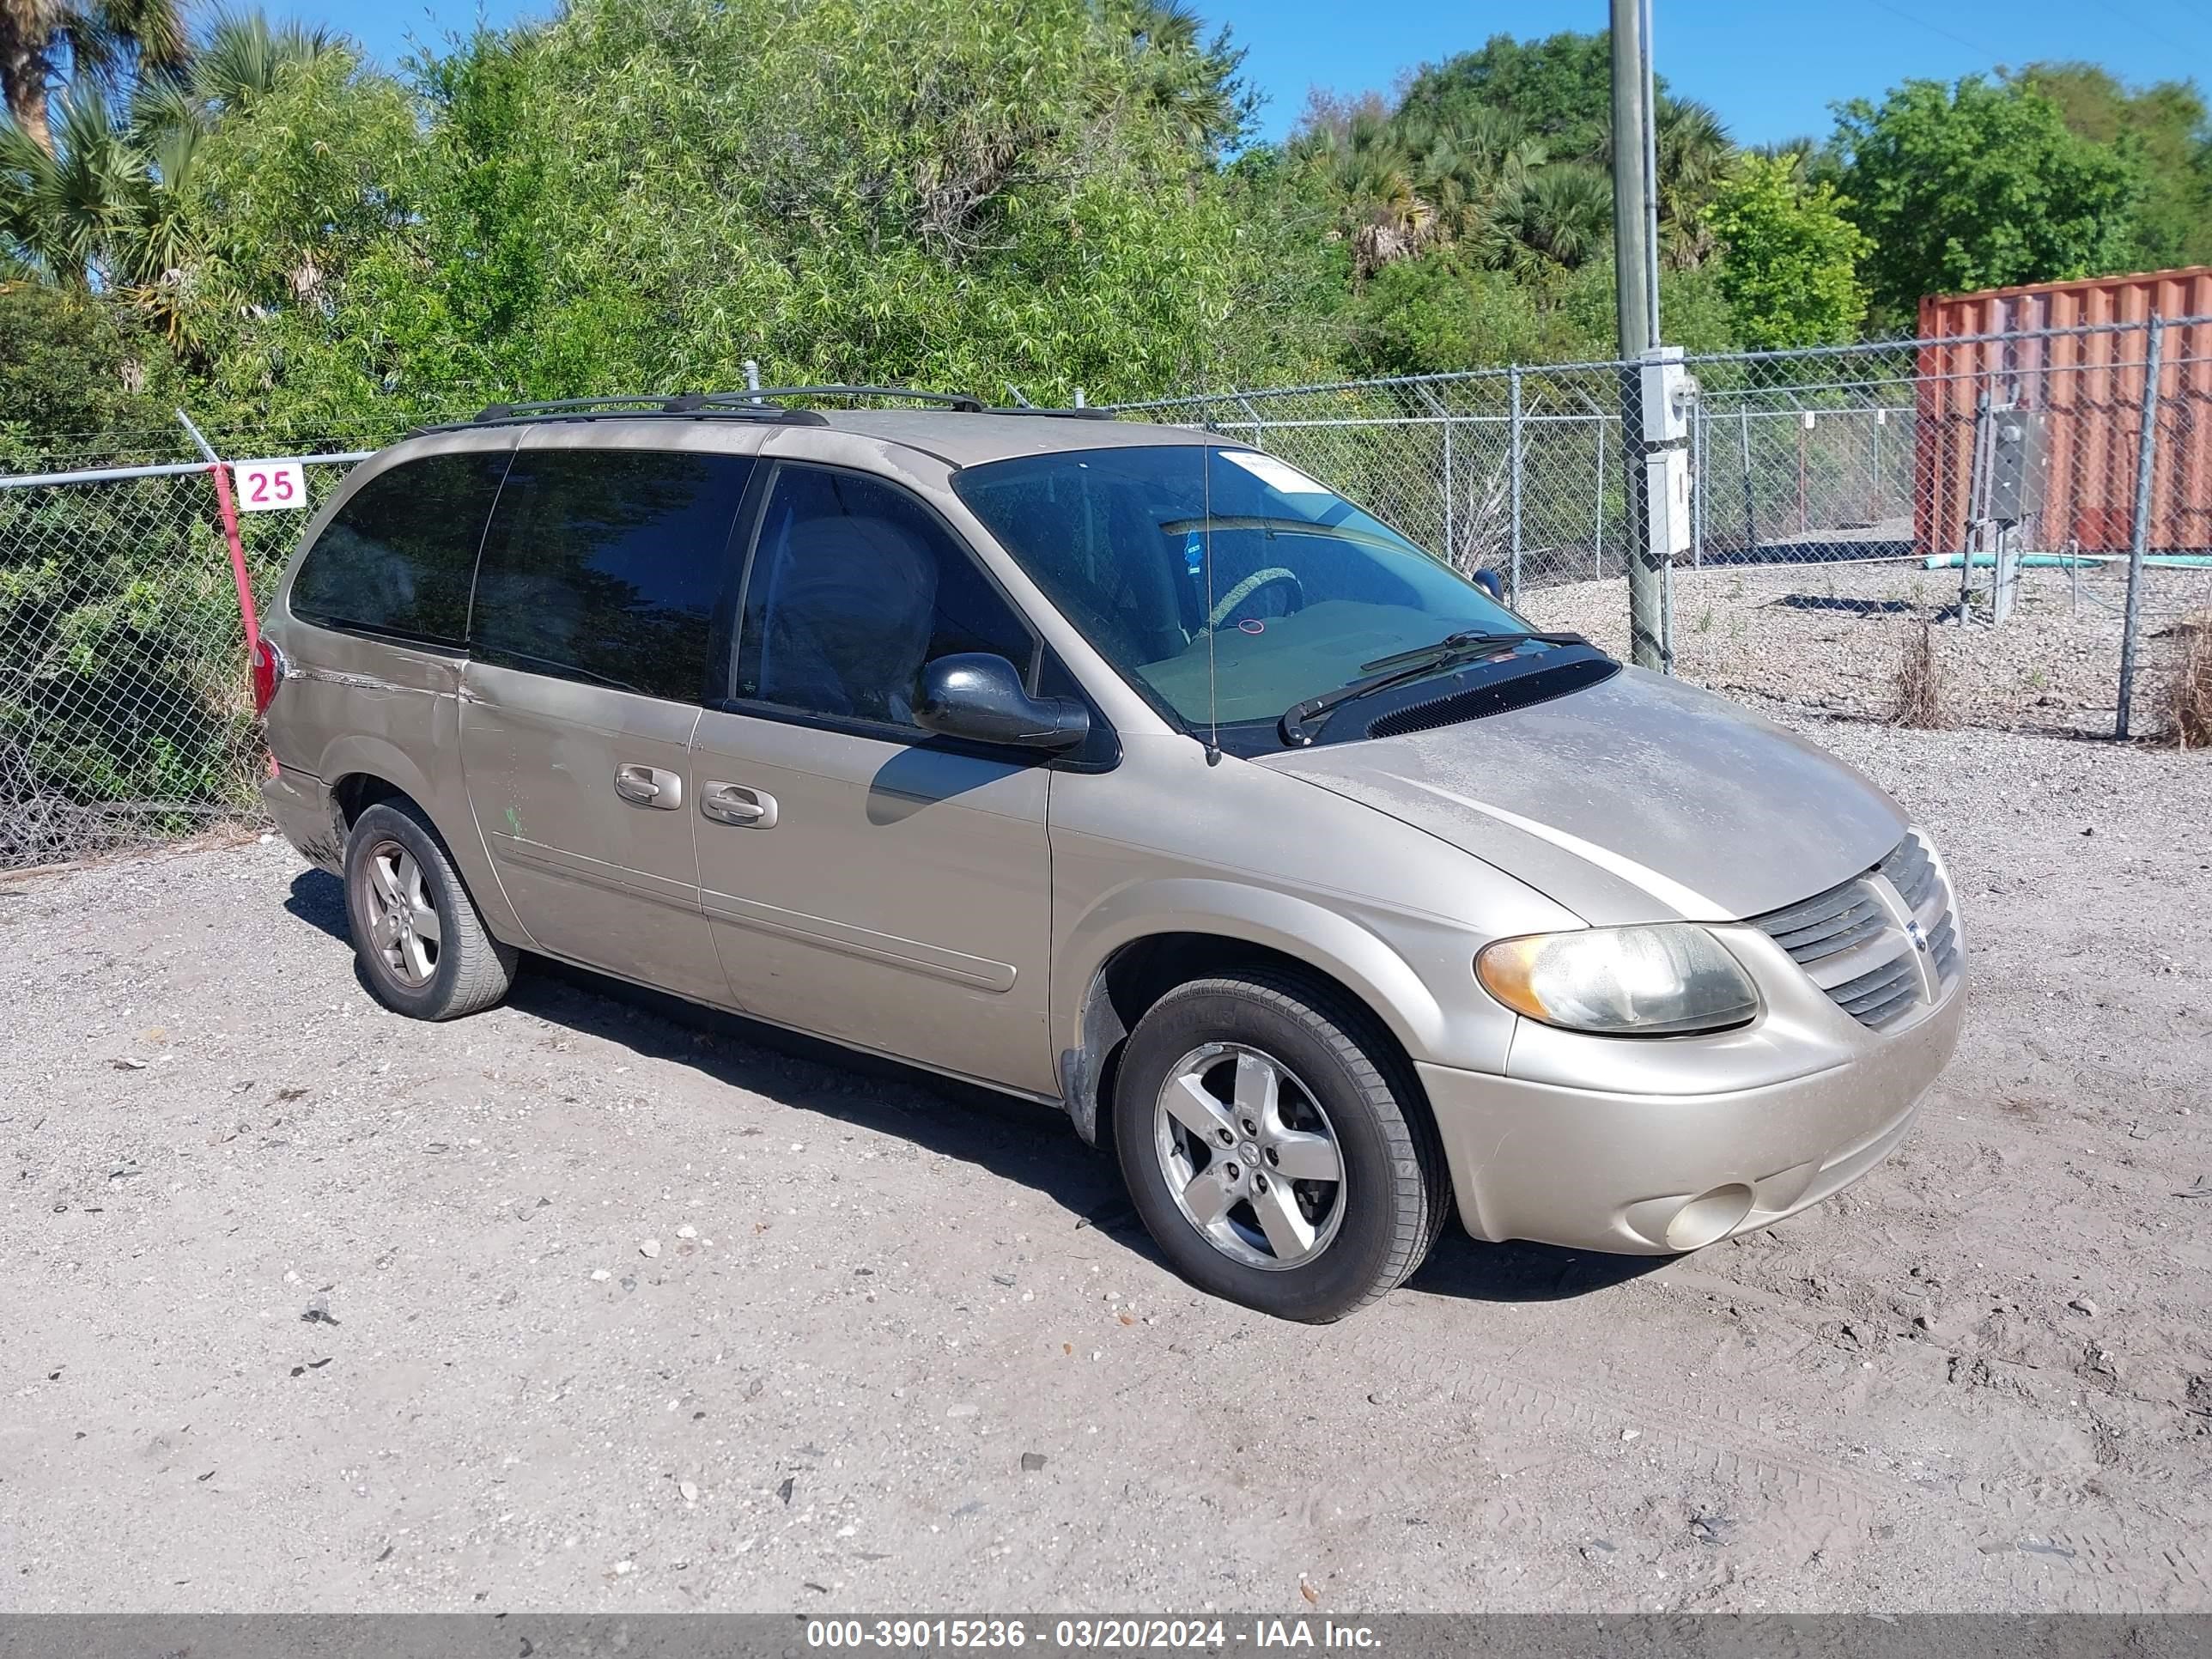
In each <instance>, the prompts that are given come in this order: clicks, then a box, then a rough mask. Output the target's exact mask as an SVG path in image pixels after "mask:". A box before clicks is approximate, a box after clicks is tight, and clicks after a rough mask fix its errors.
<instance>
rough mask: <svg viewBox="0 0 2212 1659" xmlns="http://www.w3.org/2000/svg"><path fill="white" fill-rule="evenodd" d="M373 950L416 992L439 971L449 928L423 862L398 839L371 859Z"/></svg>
mask: <svg viewBox="0 0 2212 1659" xmlns="http://www.w3.org/2000/svg"><path fill="white" fill-rule="evenodd" d="M365 867H366V872H367V874H368V885H367V889H366V890H365V891H364V893H363V895H362V896H363V897H364V898H366V899H367V901H368V905H367V909H368V939H369V948H370V949H371V950H373V951H374V952H375V953H376V957H377V960H378V961H379V962H380V963H381V964H382V966H383V968H384V970H385V972H386V973H387V974H389V975H391V976H392V980H393V981H394V982H395V983H397V984H398V985H401V986H404V987H405V988H407V989H408V990H410V991H416V990H420V989H421V988H422V987H423V986H425V985H428V983H429V982H430V981H431V978H432V976H433V975H435V974H436V973H437V971H438V951H439V946H440V943H441V940H442V939H443V937H444V929H443V927H441V924H440V922H439V919H438V907H437V904H436V902H435V901H434V900H433V898H432V897H431V895H430V890H429V887H428V884H427V883H425V882H424V880H423V879H422V866H421V865H420V864H418V863H416V861H415V855H414V854H412V853H410V852H409V851H408V850H407V849H406V848H404V847H402V846H401V845H400V844H399V843H398V842H396V841H382V842H378V843H377V844H376V845H375V846H374V847H373V848H370V849H369V853H368V860H366V865H365Z"/></svg>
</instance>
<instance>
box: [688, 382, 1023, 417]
mask: <svg viewBox="0 0 2212 1659" xmlns="http://www.w3.org/2000/svg"><path fill="white" fill-rule="evenodd" d="M763 398H848V399H850V398H898V399H900V400H901V401H902V402H905V403H912V404H937V405H939V407H941V408H945V409H957V410H960V411H961V412H962V413H963V414H965V415H982V414H986V413H988V412H989V410H990V406H989V405H988V404H986V403H985V402H984V401H983V400H982V399H981V398H971V397H969V395H968V394H967V393H965V392H917V391H915V389H914V388H913V387H911V386H748V387H747V388H746V389H745V390H744V391H743V392H708V394H707V397H706V401H707V402H708V403H709V404H714V405H715V406H716V407H718V408H719V407H721V406H723V405H725V404H751V403H758V402H760V401H761V400H762V399H763Z"/></svg>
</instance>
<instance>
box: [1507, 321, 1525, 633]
mask: <svg viewBox="0 0 2212 1659" xmlns="http://www.w3.org/2000/svg"><path fill="white" fill-rule="evenodd" d="M1506 383H1507V385H1508V386H1509V387H1510V389H1511V404H1510V412H1509V414H1508V415H1507V416H1506V428H1505V430H1506V449H1507V453H1508V454H1509V455H1510V461H1509V464H1508V471H1507V486H1506V487H1507V492H1508V494H1509V495H1510V496H1511V497H1512V505H1513V543H1512V559H1511V563H1510V567H1509V574H1508V576H1507V578H1506V587H1505V592H1506V596H1507V597H1508V598H1509V599H1511V600H1512V602H1513V603H1514V604H1516V605H1518V604H1520V603H1521V366H1520V365H1519V364H1518V363H1516V364H1515V365H1514V366H1513V368H1512V370H1511V372H1510V374H1508V375H1507V377H1506Z"/></svg>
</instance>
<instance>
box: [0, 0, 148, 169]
mask: <svg viewBox="0 0 2212 1659" xmlns="http://www.w3.org/2000/svg"><path fill="white" fill-rule="evenodd" d="M184 51H185V23H184V7H183V6H182V5H181V4H180V3H179V0H89V3H87V0H0V94H4V95H5V97H6V99H7V105H8V118H9V120H10V121H11V122H13V123H14V125H15V126H16V127H17V128H18V129H19V130H20V131H21V132H22V134H23V136H24V137H26V138H27V139H28V140H29V141H30V142H31V143H33V144H34V145H36V146H37V147H38V148H39V149H42V150H45V151H46V152H47V153H49V154H52V150H53V148H54V144H53V135H52V132H51V131H50V130H49V126H48V117H47V107H46V106H47V102H48V100H49V98H50V97H51V95H52V91H53V88H54V84H55V82H57V81H64V82H68V83H70V84H71V85H73V86H75V87H76V88H79V89H80V90H82V91H104V92H113V91H116V90H118V88H123V87H126V86H128V85H129V83H130V82H131V79H132V78H133V77H134V76H136V74H137V71H138V70H140V69H141V68H158V67H160V66H161V65H163V64H172V63H174V62H176V61H178V60H179V58H182V56H183V55H184Z"/></svg>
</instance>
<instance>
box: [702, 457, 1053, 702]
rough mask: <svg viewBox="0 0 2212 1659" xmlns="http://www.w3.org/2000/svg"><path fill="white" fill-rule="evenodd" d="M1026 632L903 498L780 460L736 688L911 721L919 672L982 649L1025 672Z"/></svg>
mask: <svg viewBox="0 0 2212 1659" xmlns="http://www.w3.org/2000/svg"><path fill="white" fill-rule="evenodd" d="M1033 650H1034V647H1033V643H1032V641H1031V638H1030V631H1029V629H1028V627H1027V625H1026V624H1024V623H1023V622H1022V621H1021V619H1020V618H1019V617H1018V616H1017V615H1016V613H1015V611H1014V610H1013V608H1012V605H1009V604H1008V603H1007V601H1006V598H1005V596H1004V595H1002V594H1001V593H1000V592H999V591H998V590H997V589H996V588H995V587H994V586H992V585H991V584H990V582H989V581H988V580H987V579H986V578H985V576H984V575H983V574H982V572H981V570H980V569H978V568H976V566H975V562H974V561H972V560H971V559H970V558H969V556H968V554H967V552H966V551H965V550H963V548H962V547H961V546H960V545H959V544H957V543H956V542H955V541H954V540H953V539H952V538H951V535H950V534H948V533H947V532H946V531H945V527H944V526H942V525H941V524H939V522H938V521H937V520H936V519H935V518H934V517H933V516H932V515H931V514H930V513H929V512H928V511H927V509H926V508H924V507H922V506H921V503H920V502H918V501H915V499H914V498H913V497H912V496H910V495H907V494H906V492H905V491H903V490H902V489H897V488H896V487H895V486H893V485H891V484H888V483H882V482H881V481H879V480H877V479H874V478H870V477H865V476H864V475H862V474H860V473H855V472H839V471H832V470H831V469H829V468H827V467H814V466H795V465H785V466H782V467H781V468H779V469H778V470H777V472H776V475H775V485H774V487H773V488H772V489H770V490H769V497H768V502H767V505H766V507H765V508H764V510H763V513H762V516H761V527H760V537H759V541H758V544H757V550H756V551H755V552H754V554H753V561H752V568H751V569H750V572H749V573H748V574H747V575H746V578H745V605H744V621H743V623H742V624H741V625H740V631H739V635H738V671H737V683H736V686H735V692H736V695H737V696H738V698H740V699H741V700H744V701H746V702H764V703H772V704H775V705H776V706H777V707H779V708H790V709H794V710H798V711H799V712H801V713H805V714H823V715H829V716H834V717H839V718H843V719H848V720H867V721H871V722H873V723H877V724H882V725H890V726H913V725H914V724H915V719H914V705H915V697H916V696H917V695H918V693H919V691H920V689H921V671H922V668H923V666H924V665H926V664H927V663H930V662H933V661H934V660H935V659H938V658H939V657H943V656H949V655H951V654H952V653H956V652H965V651H987V652H992V653H996V654H997V655H1000V656H1002V657H1005V658H1006V659H1009V660H1010V661H1012V663H1013V664H1014V665H1015V666H1016V667H1017V668H1018V669H1020V670H1022V671H1024V673H1026V672H1027V671H1029V668H1030V657H1031V655H1032V654H1033Z"/></svg>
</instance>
